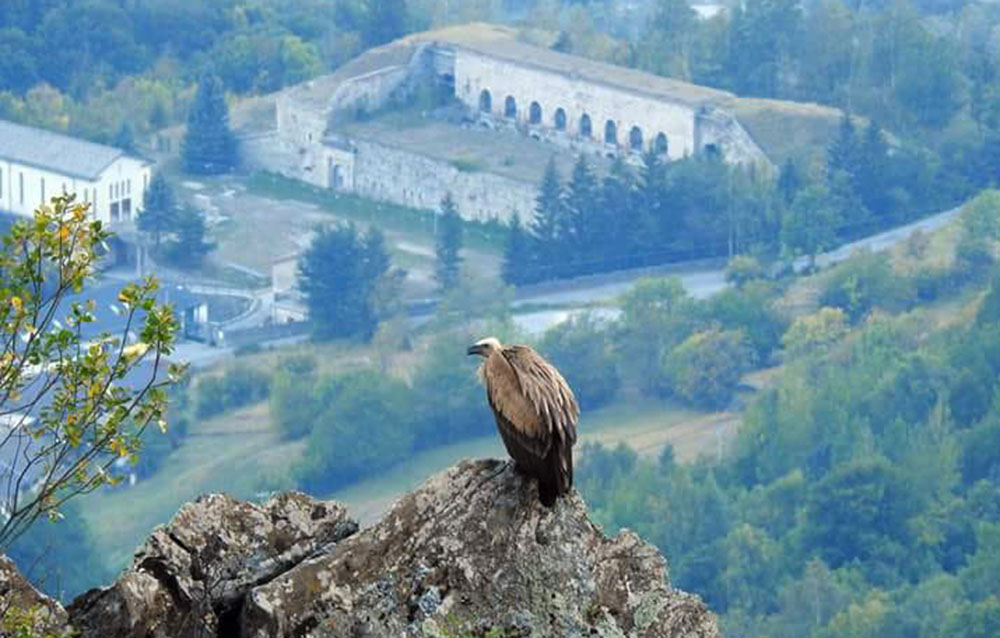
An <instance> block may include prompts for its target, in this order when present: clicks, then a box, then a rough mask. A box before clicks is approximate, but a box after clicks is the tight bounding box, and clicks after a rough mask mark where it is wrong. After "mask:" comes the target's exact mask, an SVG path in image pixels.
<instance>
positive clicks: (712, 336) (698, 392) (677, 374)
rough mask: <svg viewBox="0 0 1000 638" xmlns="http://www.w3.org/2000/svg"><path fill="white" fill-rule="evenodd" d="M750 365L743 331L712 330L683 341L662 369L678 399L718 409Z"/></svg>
mask: <svg viewBox="0 0 1000 638" xmlns="http://www.w3.org/2000/svg"><path fill="white" fill-rule="evenodd" d="M752 363H753V353H752V352H751V350H750V348H749V347H748V346H747V343H746V338H745V337H744V336H743V332H742V331H739V330H721V329H719V328H717V327H715V328H710V329H708V330H705V331H702V332H696V333H694V334H693V335H691V336H690V337H688V338H687V339H685V340H684V342H683V343H681V344H680V345H679V346H677V348H675V349H674V351H673V352H671V353H670V356H669V357H667V361H666V366H665V368H666V371H667V374H668V375H669V378H670V380H671V383H672V386H673V391H674V393H675V394H676V395H677V396H678V397H680V398H682V399H684V400H685V401H688V402H690V403H692V404H694V405H697V406H699V407H703V408H710V409H718V408H722V407H725V405H726V404H727V403H729V401H730V400H731V399H732V397H733V393H734V391H735V390H736V386H737V385H738V384H739V380H740V377H741V376H743V373H744V372H745V371H746V370H747V369H748V368H749V367H750V365H751V364H752Z"/></svg>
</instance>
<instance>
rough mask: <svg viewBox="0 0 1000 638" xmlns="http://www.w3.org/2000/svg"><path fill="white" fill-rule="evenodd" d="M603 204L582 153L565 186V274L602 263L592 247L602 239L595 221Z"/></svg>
mask: <svg viewBox="0 0 1000 638" xmlns="http://www.w3.org/2000/svg"><path fill="white" fill-rule="evenodd" d="M600 206H601V201H600V189H599V188H598V184H597V178H596V177H595V176H594V172H593V171H592V170H591V168H590V164H588V163H587V159H586V157H584V156H583V155H581V156H580V157H579V159H577V161H576V165H575V166H573V176H572V177H571V178H570V181H569V186H568V187H567V188H566V215H565V217H564V219H565V225H564V227H563V229H562V232H561V233H560V234H561V242H560V243H561V244H562V245H563V253H564V254H565V255H566V256H567V257H568V259H564V260H562V261H561V262H560V263H561V265H562V268H560V270H559V274H560V275H561V276H563V277H572V276H574V275H579V274H584V273H588V272H593V271H594V270H595V269H596V268H599V267H600V264H599V263H598V260H599V256H597V255H595V254H594V253H593V252H592V251H593V250H594V249H595V248H596V247H597V244H598V242H600V241H601V238H600V237H599V233H600V228H599V226H600V225H599V224H597V223H595V219H596V217H597V215H598V209H599V208H600Z"/></svg>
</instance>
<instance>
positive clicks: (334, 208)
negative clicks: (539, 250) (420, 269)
mask: <svg viewBox="0 0 1000 638" xmlns="http://www.w3.org/2000/svg"><path fill="white" fill-rule="evenodd" d="M246 185H247V189H248V190H249V192H251V193H253V194H256V195H260V196H262V197H269V198H272V199H293V200H297V201H302V202H308V203H310V204H315V205H316V206H318V207H320V208H321V209H322V210H325V211H328V212H331V213H334V214H335V215H337V216H340V217H343V218H345V219H350V220H354V221H358V222H364V223H375V224H377V225H378V226H379V227H381V228H384V229H386V230H391V231H397V232H401V233H406V234H411V235H419V236H424V237H433V234H434V217H435V212H434V211H429V210H419V209H416V208H407V207H405V206H397V205H396V204H389V203H383V202H374V201H372V200H368V199H364V198H361V197H357V196H355V195H349V194H344V193H337V192H334V191H331V190H327V189H323V188H317V187H315V186H310V185H308V184H305V183H303V182H300V181H298V180H293V179H289V178H287V177H281V176H278V175H273V174H270V173H254V174H253V175H251V176H250V177H249V178H247V180H246ZM463 224H464V228H463V231H464V234H463V237H464V241H465V245H466V247H468V248H473V249H476V250H479V251H482V252H487V253H491V254H494V255H499V254H501V252H502V251H503V244H504V241H505V238H506V232H505V229H504V227H503V226H502V225H501V224H500V223H499V222H493V223H482V222H471V221H463Z"/></svg>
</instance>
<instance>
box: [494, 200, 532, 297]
mask: <svg viewBox="0 0 1000 638" xmlns="http://www.w3.org/2000/svg"><path fill="white" fill-rule="evenodd" d="M532 239H533V238H532V237H531V235H529V234H528V233H527V232H526V231H525V229H524V226H522V225H521V218H520V217H519V216H518V215H516V214H515V215H514V219H512V220H511V221H510V228H509V230H508V231H507V242H506V243H505V244H504V249H503V264H502V266H501V271H500V274H501V277H503V280H504V282H505V283H508V284H511V285H513V286H520V285H522V284H528V283H533V282H534V281H537V279H536V278H535V277H534V276H533V275H535V271H534V264H533V262H534V258H533V256H532V254H531V242H532Z"/></svg>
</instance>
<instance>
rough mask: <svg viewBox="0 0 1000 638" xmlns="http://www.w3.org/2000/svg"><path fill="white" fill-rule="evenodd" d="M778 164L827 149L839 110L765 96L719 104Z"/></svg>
mask: <svg viewBox="0 0 1000 638" xmlns="http://www.w3.org/2000/svg"><path fill="white" fill-rule="evenodd" d="M720 107H721V108H723V109H725V110H727V111H729V112H730V113H732V114H733V116H734V117H735V118H736V119H737V121H739V123H740V124H741V125H743V128H744V129H746V131H747V133H749V134H750V137H752V138H753V140H754V141H755V142H756V143H757V145H758V146H760V148H761V150H763V151H764V153H766V154H767V156H768V158H770V160H771V161H772V162H774V163H775V164H777V165H780V164H781V163H782V162H784V161H785V160H786V159H788V158H790V157H796V156H799V155H801V154H803V153H807V152H809V151H810V150H815V149H822V148H826V146H827V145H828V144H829V143H830V140H832V139H833V138H834V136H835V135H836V132H837V126H838V125H839V123H840V118H841V111H840V110H839V109H835V108H831V107H829V106H822V105H820V104H813V103H805V102H789V101H786V100H769V99H764V98H748V97H741V98H735V99H733V100H732V101H730V102H726V103H723V104H720Z"/></svg>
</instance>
